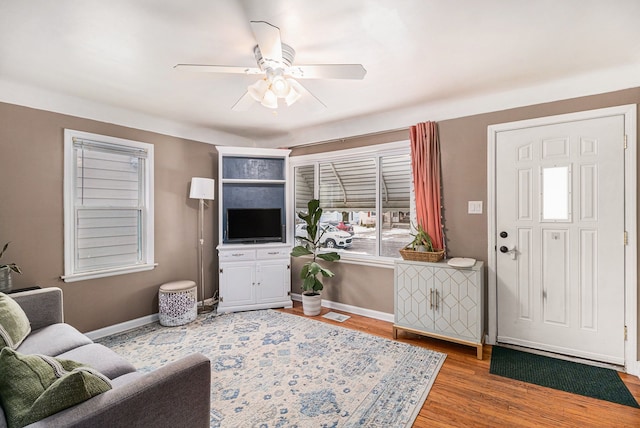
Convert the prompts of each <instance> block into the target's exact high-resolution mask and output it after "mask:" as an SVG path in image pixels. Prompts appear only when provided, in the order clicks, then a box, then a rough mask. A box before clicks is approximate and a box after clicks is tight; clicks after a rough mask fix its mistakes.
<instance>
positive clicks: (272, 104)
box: [260, 89, 278, 108]
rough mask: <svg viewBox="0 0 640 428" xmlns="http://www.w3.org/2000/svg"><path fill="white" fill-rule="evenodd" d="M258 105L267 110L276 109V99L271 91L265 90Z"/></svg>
mask: <svg viewBox="0 0 640 428" xmlns="http://www.w3.org/2000/svg"><path fill="white" fill-rule="evenodd" d="M260 104H262V105H263V106H265V107H268V108H278V97H277V96H276V94H275V93H274V92H273V91H272V90H271V89H267V91H266V92H265V93H264V97H263V98H262V100H260Z"/></svg>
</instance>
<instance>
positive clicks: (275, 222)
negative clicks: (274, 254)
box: [226, 208, 283, 243]
mask: <svg viewBox="0 0 640 428" xmlns="http://www.w3.org/2000/svg"><path fill="white" fill-rule="evenodd" d="M226 232H227V238H226V242H243V243H251V242H282V241H283V226H282V210H281V209H280V208H228V209H227V230H226Z"/></svg>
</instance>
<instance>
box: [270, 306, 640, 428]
mask: <svg viewBox="0 0 640 428" xmlns="http://www.w3.org/2000/svg"><path fill="white" fill-rule="evenodd" d="M281 310H282V311H283V312H288V313H292V314H296V315H300V316H304V315H303V313H302V306H301V305H300V303H298V302H295V304H294V307H293V309H281ZM326 312H329V309H326V308H322V314H324V313H326ZM334 312H338V313H342V312H340V311H334ZM347 315H350V316H351V318H350V319H348V320H347V321H345V322H343V323H339V322H335V321H331V320H328V319H326V318H322V317H321V316H317V317H314V319H316V320H318V321H323V322H326V323H329V324H335V325H340V326H342V327H346V328H351V329H354V330H359V331H362V332H366V333H369V334H373V335H377V336H381V337H385V338H387V339H392V336H391V328H392V324H391V323H388V322H385V321H380V320H375V319H372V318H367V317H363V316H359V315H353V314H347ZM398 340H399V341H402V342H406V343H410V344H412V345H415V346H422V347H425V348H429V349H433V350H436V351H440V352H444V353H446V354H447V359H446V360H445V363H444V365H443V366H442V369H441V370H440V373H439V374H438V377H437V378H436V381H435V383H434V385H433V388H432V389H431V392H430V393H429V396H428V397H427V400H426V401H425V403H424V405H423V406H422V409H421V410H420V414H419V415H418V417H417V418H416V421H415V423H414V424H413V426H414V427H417V428H422V427H469V428H471V427H474V428H475V427H636V428H637V427H640V409H634V408H632V407H628V406H622V405H619V404H614V403H609V402H607V401H602V400H596V399H593V398H588V397H583V396H581V395H575V394H570V393H567V392H562V391H557V390H554V389H549V388H544V387H541V386H537V385H533V384H529V383H525V382H520V381H516V380H512V379H507V378H503V377H500V376H496V375H492V374H489V364H490V361H491V346H485V348H484V353H483V354H484V355H483V359H482V360H478V359H476V350H475V348H472V347H468V346H463V345H457V344H454V343H448V342H445V341H441V340H436V339H429V338H426V337H421V336H417V335H414V334H411V333H405V332H401V333H399V335H398ZM620 377H621V378H622V380H623V381H624V383H625V384H626V385H627V387H628V388H629V390H630V391H631V393H632V394H633V396H634V397H635V399H636V401H638V402H640V379H638V378H637V377H636V376H631V375H627V374H624V373H620Z"/></svg>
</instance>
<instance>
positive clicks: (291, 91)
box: [284, 79, 302, 106]
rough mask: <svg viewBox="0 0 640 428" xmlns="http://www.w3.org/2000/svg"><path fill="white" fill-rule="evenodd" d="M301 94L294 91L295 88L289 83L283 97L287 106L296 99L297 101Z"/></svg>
mask: <svg viewBox="0 0 640 428" xmlns="http://www.w3.org/2000/svg"><path fill="white" fill-rule="evenodd" d="M287 80H291V79H287ZM296 83H297V82H296ZM301 96H302V94H301V93H300V92H298V91H296V89H295V88H294V87H293V85H291V84H290V85H289V93H288V94H287V96H286V97H285V98H284V101H285V102H286V103H287V106H290V105H291V104H293V103H295V102H296V101H298V100H299V99H300V97H301Z"/></svg>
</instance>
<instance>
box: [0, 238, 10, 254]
mask: <svg viewBox="0 0 640 428" xmlns="http://www.w3.org/2000/svg"><path fill="white" fill-rule="evenodd" d="M10 243H11V241H9V242H7V243H6V244H4V247H2V251H0V257H2V255H3V254H4V252H5V251H7V248H9V244H10Z"/></svg>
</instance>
